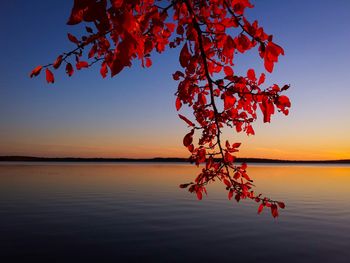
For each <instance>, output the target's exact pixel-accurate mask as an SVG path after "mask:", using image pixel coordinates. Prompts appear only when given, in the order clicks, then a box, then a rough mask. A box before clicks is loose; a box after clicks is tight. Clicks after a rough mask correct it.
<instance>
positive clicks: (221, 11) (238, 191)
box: [30, 0, 291, 217]
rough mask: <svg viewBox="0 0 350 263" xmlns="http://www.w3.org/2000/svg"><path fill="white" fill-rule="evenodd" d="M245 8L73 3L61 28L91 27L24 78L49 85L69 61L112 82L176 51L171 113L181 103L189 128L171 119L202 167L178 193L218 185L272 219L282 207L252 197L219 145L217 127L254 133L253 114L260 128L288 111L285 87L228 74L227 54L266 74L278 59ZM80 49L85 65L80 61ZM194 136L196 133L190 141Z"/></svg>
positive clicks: (230, 154)
mask: <svg viewBox="0 0 350 263" xmlns="http://www.w3.org/2000/svg"><path fill="white" fill-rule="evenodd" d="M165 3H167V5H165V6H162V5H164V4H165ZM252 7H253V5H252V4H251V3H250V2H249V0H172V1H160V0H158V1H157V0H128V1H126V0H110V1H107V0H74V6H73V8H72V11H71V15H70V17H69V20H68V24H69V25H75V24H79V23H81V22H87V23H91V24H93V28H94V29H92V27H86V28H85V30H86V34H84V36H82V37H81V38H77V37H75V36H73V35H71V34H68V39H69V40H70V41H71V42H72V43H73V44H75V45H76V48H75V49H74V50H72V51H70V52H68V53H63V54H62V55H60V56H58V57H57V59H56V60H55V62H53V63H51V64H47V65H45V66H38V67H36V68H35V69H34V70H33V71H32V72H31V74H30V76H31V77H33V76H37V75H39V74H40V71H41V70H42V68H46V80H47V82H49V83H53V82H54V75H53V73H52V71H51V70H50V68H53V69H58V68H59V67H60V66H61V65H62V63H63V64H65V70H66V73H67V74H68V76H71V75H72V74H73V73H74V67H73V65H72V63H73V62H69V61H68V59H70V58H71V57H73V58H75V62H74V63H73V64H75V68H76V69H77V70H80V69H83V68H88V67H90V66H91V65H92V64H94V63H96V62H98V61H101V68H100V73H101V75H102V77H103V78H105V77H106V76H107V74H108V73H109V72H110V74H111V76H112V77H113V76H114V75H116V74H118V73H119V72H120V71H121V70H123V68H125V67H130V66H131V64H132V61H133V60H134V59H139V60H141V63H142V66H143V67H150V66H151V65H152V60H151V58H150V56H151V53H152V51H154V50H156V51H157V52H159V53H161V52H163V51H164V50H165V47H167V46H169V47H170V48H176V47H178V46H180V48H181V50H180V55H179V62H180V65H181V67H182V68H183V70H182V71H176V72H175V73H174V74H173V78H174V80H176V81H179V84H178V90H177V93H176V96H177V98H176V109H177V110H180V108H181V107H182V105H184V104H186V105H188V106H189V107H191V108H192V109H193V114H194V118H195V122H192V121H190V120H189V119H187V118H186V117H185V116H182V115H179V117H180V118H181V119H182V120H184V121H185V122H186V123H187V125H188V126H189V127H190V132H189V133H187V134H186V135H185V137H184V139H183V144H184V146H185V147H187V149H188V150H189V152H190V153H191V157H190V160H191V162H193V163H195V164H196V165H197V166H199V165H200V164H203V168H202V171H201V173H200V174H199V175H198V176H197V177H196V179H195V180H194V182H190V183H188V184H182V185H180V187H181V188H188V189H189V191H190V192H193V193H196V195H197V197H198V199H202V196H203V193H205V194H206V185H207V184H209V183H211V182H213V181H215V180H220V181H222V182H223V183H224V184H225V186H226V189H227V191H228V198H229V199H231V198H233V197H234V198H235V200H237V201H239V200H240V199H246V198H249V199H252V200H255V201H256V202H258V203H260V205H259V208H258V213H260V212H261V211H262V209H263V207H265V206H266V207H269V208H270V209H271V213H272V215H273V216H274V217H277V216H278V207H280V208H284V204H283V203H282V202H278V201H274V200H271V199H270V198H267V197H262V196H261V195H255V193H254V191H253V190H252V187H253V184H252V180H251V179H250V177H249V176H248V175H247V173H246V169H247V165H246V164H242V165H235V164H234V161H235V155H234V153H235V152H237V151H238V148H239V146H240V143H233V144H230V143H229V142H228V141H226V142H225V144H224V143H223V142H222V141H221V134H222V128H223V127H225V126H229V127H232V128H235V130H236V131H237V132H241V131H243V132H245V133H247V134H248V135H254V133H255V132H254V129H253V126H252V123H253V122H254V121H255V120H256V119H257V110H258V109H260V110H261V112H262V114H263V118H264V122H270V120H271V115H273V114H274V113H275V111H276V110H278V111H280V112H282V113H284V114H286V115H287V114H288V110H289V107H290V106H291V104H290V101H289V99H288V97H286V96H285V95H281V92H283V91H284V90H286V89H288V87H289V86H288V85H284V86H283V87H280V86H278V85H276V84H274V85H273V86H271V87H268V88H266V89H262V87H261V86H262V85H263V84H264V82H265V74H264V73H262V74H261V75H260V76H259V77H257V76H256V73H255V71H254V70H253V69H249V70H248V72H247V74H246V76H239V75H237V74H235V73H234V71H233V65H234V64H233V61H234V55H235V54H236V53H245V52H246V51H248V50H250V49H253V48H255V47H256V48H257V49H258V53H259V55H260V57H261V58H262V59H263V61H264V66H265V69H266V70H267V71H268V72H272V71H273V67H274V64H275V63H276V62H277V61H278V57H279V56H280V55H284V51H283V49H282V48H281V47H280V46H278V45H277V44H276V43H274V42H273V38H272V35H268V34H266V33H265V31H264V29H263V28H262V27H260V26H259V25H258V22H257V21H254V22H253V23H250V22H249V21H248V20H247V18H246V17H245V10H246V8H252ZM169 13H170V14H171V17H169ZM234 32H237V34H233V33H234ZM87 48H88V51H87V52H85V53H87V59H86V60H83V59H82V58H83V54H84V51H85V49H87ZM218 101H223V103H218ZM221 105H222V106H221ZM219 106H220V107H219ZM196 131H199V132H200V134H199V139H198V141H196V142H194V135H195V132H196Z"/></svg>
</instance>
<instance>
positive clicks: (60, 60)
mask: <svg viewBox="0 0 350 263" xmlns="http://www.w3.org/2000/svg"><path fill="white" fill-rule="evenodd" d="M61 63H62V55H59V56H58V57H57V58H56V60H55V62H54V63H53V65H52V66H53V68H54V69H58V68H59V67H60V66H61Z"/></svg>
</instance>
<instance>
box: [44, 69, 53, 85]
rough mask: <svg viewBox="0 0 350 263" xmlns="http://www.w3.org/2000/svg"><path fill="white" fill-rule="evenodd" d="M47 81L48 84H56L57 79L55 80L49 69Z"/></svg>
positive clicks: (47, 70)
mask: <svg viewBox="0 0 350 263" xmlns="http://www.w3.org/2000/svg"><path fill="white" fill-rule="evenodd" d="M46 81H47V83H54V82H55V78H54V76H53V74H52V72H51V71H50V70H49V69H48V68H47V69H46Z"/></svg>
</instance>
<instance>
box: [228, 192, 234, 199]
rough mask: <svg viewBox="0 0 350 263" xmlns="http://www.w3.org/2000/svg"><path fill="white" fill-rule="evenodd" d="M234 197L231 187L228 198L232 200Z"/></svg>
mask: <svg viewBox="0 0 350 263" xmlns="http://www.w3.org/2000/svg"><path fill="white" fill-rule="evenodd" d="M232 197H233V190H232V189H230V191H229V192H228V200H231V199H232Z"/></svg>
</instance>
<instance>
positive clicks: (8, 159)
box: [0, 156, 350, 164]
mask: <svg viewBox="0 0 350 263" xmlns="http://www.w3.org/2000/svg"><path fill="white" fill-rule="evenodd" d="M236 161H237V162H247V163H305V164H308V163H310V164H311V163H320V164H322V163H324V164H326V163H329V164H332V163H333V164H341V163H345V164H347V163H348V164H350V160H349V159H348V160H322V161H321V160H314V161H301V160H278V159H263V158H237V159H236ZM0 162H140V163H153V162H157V163H169V162H170V163H183V162H188V159H187V158H161V157H156V158H149V159H133V158H76V157H62V158H52V157H31V156H0Z"/></svg>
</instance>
